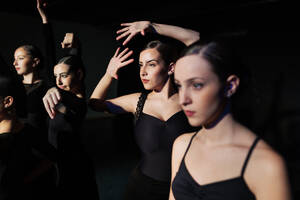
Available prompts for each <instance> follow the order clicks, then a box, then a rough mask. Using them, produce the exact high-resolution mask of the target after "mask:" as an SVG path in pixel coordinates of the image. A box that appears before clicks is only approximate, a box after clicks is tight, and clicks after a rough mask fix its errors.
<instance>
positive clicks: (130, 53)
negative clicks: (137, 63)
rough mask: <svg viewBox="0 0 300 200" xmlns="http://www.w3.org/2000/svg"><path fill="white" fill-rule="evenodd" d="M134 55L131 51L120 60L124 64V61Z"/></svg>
mask: <svg viewBox="0 0 300 200" xmlns="http://www.w3.org/2000/svg"><path fill="white" fill-rule="evenodd" d="M127 51H128V49H127ZM132 54H133V51H132V50H131V51H129V52H128V53H126V54H125V55H124V56H123V55H122V57H121V58H120V61H121V62H123V61H124V60H127V58H128V57H129V56H131V55H132Z"/></svg>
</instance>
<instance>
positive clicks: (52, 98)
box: [43, 88, 61, 119]
mask: <svg viewBox="0 0 300 200" xmlns="http://www.w3.org/2000/svg"><path fill="white" fill-rule="evenodd" d="M60 99H61V96H60V93H59V91H58V90H57V89H56V88H51V89H49V90H48V92H47V93H46V95H45V96H44V98H43V103H44V106H45V109H46V111H47V113H48V115H49V116H50V118H51V119H53V118H54V116H55V109H54V108H55V105H57V104H58V103H59V101H60Z"/></svg>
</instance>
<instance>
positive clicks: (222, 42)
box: [179, 38, 258, 124]
mask: <svg viewBox="0 0 300 200" xmlns="http://www.w3.org/2000/svg"><path fill="white" fill-rule="evenodd" d="M238 47H239V46H238V45H237V44H236V41H233V40H232V39H224V38H219V39H213V40H207V41H197V42H195V43H193V44H191V45H190V46H188V47H187V48H185V49H184V50H183V51H182V52H181V54H180V56H179V57H180V58H182V57H184V56H188V55H199V56H201V57H202V58H204V59H205V60H206V61H207V62H209V63H210V64H211V66H212V70H213V72H215V74H216V75H217V76H218V78H219V80H220V81H221V83H222V84H223V86H225V82H226V80H227V78H228V76H230V75H233V74H234V75H236V76H238V77H239V78H240V84H239V88H238V92H236V94H234V95H233V96H232V98H231V99H232V102H233V103H232V113H233V115H234V116H235V117H236V118H238V119H239V121H240V122H242V123H244V124H247V123H249V122H248V121H249V120H250V119H249V116H250V115H249V114H250V113H249V112H246V111H245V110H246V109H248V108H249V103H250V102H249V101H250V99H251V100H254V101H251V103H252V104H257V103H258V101H257V100H258V93H257V90H256V87H255V81H254V79H253V76H252V71H251V70H250V68H248V67H247V66H246V65H245V64H244V63H243V59H242V55H241V53H240V52H239V51H238V50H239V49H237V48H238ZM252 98H253V99H252ZM247 107H248V108H247ZM243 118H245V119H243Z"/></svg>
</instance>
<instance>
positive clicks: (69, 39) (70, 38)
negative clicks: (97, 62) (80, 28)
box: [61, 33, 77, 49]
mask: <svg viewBox="0 0 300 200" xmlns="http://www.w3.org/2000/svg"><path fill="white" fill-rule="evenodd" d="M76 46H77V44H76V39H75V35H74V33H66V34H65V37H64V40H63V41H62V42H61V48H63V49H64V48H72V47H76Z"/></svg>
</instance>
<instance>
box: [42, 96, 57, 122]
mask: <svg viewBox="0 0 300 200" xmlns="http://www.w3.org/2000/svg"><path fill="white" fill-rule="evenodd" d="M43 103H44V107H45V109H46V111H47V113H48V115H49V117H50V118H51V119H53V118H54V116H55V111H54V110H53V109H52V108H51V106H50V104H49V101H48V97H44V98H43Z"/></svg>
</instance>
